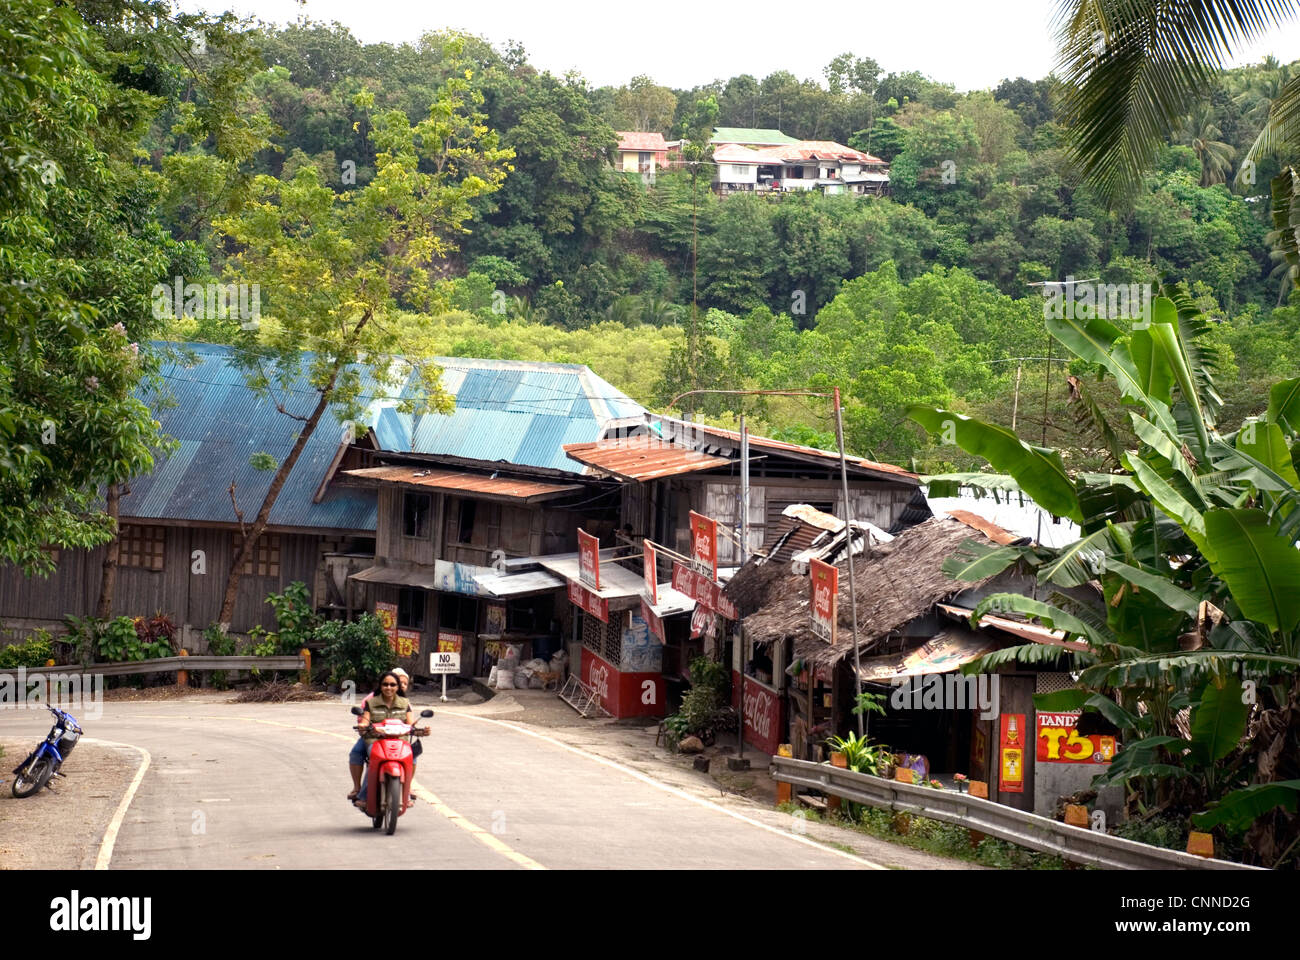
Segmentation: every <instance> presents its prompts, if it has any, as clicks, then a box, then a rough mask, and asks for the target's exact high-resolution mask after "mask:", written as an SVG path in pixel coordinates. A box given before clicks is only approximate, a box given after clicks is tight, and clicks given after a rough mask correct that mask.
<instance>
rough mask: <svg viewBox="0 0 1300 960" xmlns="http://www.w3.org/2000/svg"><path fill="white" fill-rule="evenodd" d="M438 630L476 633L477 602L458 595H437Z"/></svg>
mask: <svg viewBox="0 0 1300 960" xmlns="http://www.w3.org/2000/svg"><path fill="white" fill-rule="evenodd" d="M438 629H439V630H460V631H462V632H464V633H475V632H477V631H478V601H477V600H475V599H474V598H473V597H466V596H462V595H461V594H459V593H440V594H438Z"/></svg>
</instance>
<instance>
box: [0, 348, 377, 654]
mask: <svg viewBox="0 0 1300 960" xmlns="http://www.w3.org/2000/svg"><path fill="white" fill-rule="evenodd" d="M184 350H185V351H186V352H188V353H189V354H191V356H190V357H189V358H188V359H191V360H193V361H194V362H193V363H185V362H182V361H180V360H177V361H176V362H172V363H168V364H166V365H164V367H163V368H162V371H161V373H162V376H163V379H164V383H165V384H166V385H167V388H168V390H169V393H170V396H166V397H164V399H165V400H166V402H165V403H157V404H155V416H156V417H157V418H158V420H159V422H160V423H161V424H162V432H163V433H164V434H167V435H170V436H172V437H174V438H175V439H176V440H177V442H178V446H177V448H176V449H175V450H174V451H173V452H172V453H171V454H170V455H168V456H166V457H163V456H159V457H158V458H157V462H156V464H155V467H154V469H153V471H152V472H151V473H149V474H147V475H145V476H142V477H137V478H136V479H134V480H132V481H131V483H130V484H129V486H128V487H127V488H126V490H125V491H124V492H123V494H122V497H121V500H120V513H121V518H120V533H119V536H118V538H117V540H116V541H115V542H114V543H113V544H110V545H107V546H103V547H99V548H97V549H95V550H89V551H86V550H59V551H56V555H57V561H58V567H57V569H56V570H55V572H54V573H52V574H51V575H50V576H48V577H27V576H24V575H23V573H22V572H21V571H20V570H17V569H15V568H12V567H0V622H3V624H4V626H5V627H7V628H8V629H9V631H10V635H11V636H12V637H13V638H15V639H21V637H22V636H24V635H25V634H27V633H30V632H31V630H33V629H36V628H38V627H44V628H47V629H51V630H53V631H55V632H61V631H62V629H63V627H64V618H65V617H67V616H68V615H76V616H87V615H90V614H93V613H94V612H95V608H96V605H97V603H98V599H99V593H100V585H101V578H102V575H103V572H102V571H103V561H104V556H105V553H106V551H108V550H110V549H111V550H114V551H115V552H116V554H117V559H118V570H117V579H116V584H115V589H114V594H113V611H112V612H113V615H114V616H120V615H125V616H133V617H134V616H146V617H148V616H152V615H154V614H155V613H158V612H161V613H165V614H167V615H168V616H170V617H171V618H172V619H173V620H174V621H175V622H176V624H177V626H178V628H181V629H183V630H185V629H186V628H188V629H187V630H186V633H187V638H186V642H187V643H189V644H190V649H191V650H194V649H195V647H194V640H193V639H191V637H192V635H193V634H194V633H195V632H201V631H202V630H203V629H204V628H205V627H207V626H208V625H209V624H211V623H212V622H214V621H215V620H216V618H217V616H218V613H219V611H220V607H221V599H222V596H223V595H224V592H225V586H226V574H227V572H228V571H229V569H230V563H231V560H232V559H233V551H234V549H235V546H236V542H237V540H236V538H238V537H239V536H240V524H239V520H238V518H237V516H236V514H235V509H236V507H238V509H239V510H240V511H241V512H242V513H243V514H244V516H245V519H251V518H252V517H253V516H255V515H256V513H257V511H258V509H259V508H260V507H261V504H262V500H263V498H264V497H265V495H266V491H267V489H268V488H269V487H270V484H271V478H272V476H273V473H274V471H266V470H258V469H255V468H254V467H253V466H252V464H251V463H250V457H251V456H252V454H254V453H266V454H269V455H270V456H271V457H273V458H274V459H275V460H276V462H277V463H278V462H280V461H281V460H282V458H283V457H284V456H285V455H286V454H287V453H288V452H289V450H290V448H291V447H292V445H293V443H294V440H295V438H296V435H297V432H298V429H299V425H300V424H299V421H298V420H295V419H293V418H292V417H289V416H286V415H284V414H282V413H280V412H279V411H278V410H277V409H276V404H277V403H283V404H284V406H285V408H286V409H288V410H289V411H291V412H293V413H300V412H304V411H309V410H310V408H311V406H312V405H313V404H314V402H315V401H314V397H315V391H314V390H312V389H311V387H310V384H308V383H307V382H306V378H305V377H300V378H298V379H297V380H294V381H292V382H290V383H288V384H286V385H284V386H283V387H281V388H280V390H279V391H277V393H278V396H276V397H269V396H259V395H258V394H257V393H255V392H254V391H253V390H251V389H249V387H248V386H247V385H246V383H245V382H244V377H243V375H242V373H240V371H239V370H238V369H237V368H236V367H235V366H234V364H233V362H232V353H231V350H230V348H228V347H222V346H214V345H211V344H186V345H184ZM345 439H348V438H345V437H344V436H343V435H342V430H341V428H340V427H339V426H338V425H336V424H335V423H332V422H331V421H329V420H326V421H323V422H322V424H321V426H320V427H319V428H318V429H317V431H316V434H315V435H314V436H313V437H312V438H311V439H310V440H309V441H308V443H307V445H306V448H305V449H304V450H303V453H302V455H301V457H300V458H299V460H298V462H297V463H296V464H295V465H294V468H293V470H292V471H291V472H290V474H289V477H288V479H287V481H286V483H285V485H284V487H283V489H282V490H281V492H280V495H279V497H278V498H277V500H276V503H275V506H274V508H273V509H272V511H271V518H270V519H271V522H270V526H269V527H268V528H267V532H266V533H265V534H264V535H263V537H262V539H261V541H260V542H259V544H258V547H257V553H256V556H254V557H250V558H249V560H248V562H247V564H246V566H245V568H244V577H243V579H242V580H241V582H240V585H239V594H238V599H237V603H236V607H235V613H234V619H233V621H232V624H231V629H232V630H233V631H236V632H246V631H247V630H249V629H250V628H251V627H253V626H255V625H258V624H260V625H262V626H265V627H274V625H275V620H274V617H273V616H272V611H271V608H270V607H269V606H268V605H267V604H266V595H267V594H268V593H272V592H276V593H278V592H282V591H283V590H284V589H285V588H286V587H287V586H288V585H289V584H291V583H293V582H294V581H295V580H299V581H302V582H303V583H305V584H306V585H307V587H308V588H309V589H310V590H311V592H312V596H313V598H314V602H315V604H316V606H317V608H319V609H320V610H322V611H324V612H326V613H336V614H337V615H345V614H346V611H347V608H348V597H347V595H346V593H345V592H344V587H345V584H346V572H347V569H348V568H349V567H350V566H365V565H367V564H368V562H369V560H370V558H371V557H372V556H373V553H374V530H375V496H374V493H373V491H366V490H356V489H341V488H340V487H339V485H338V484H337V483H335V482H334V473H335V472H336V470H337V469H338V467H339V466H341V465H344V464H345V463H346V462H347V457H349V456H355V454H354V453H352V454H350V453H349V445H348V444H347V443H345V442H344V441H345Z"/></svg>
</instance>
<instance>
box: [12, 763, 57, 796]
mask: <svg viewBox="0 0 1300 960" xmlns="http://www.w3.org/2000/svg"><path fill="white" fill-rule="evenodd" d="M53 773H54V763H53V762H52V761H51V760H50V759H49V758H48V757H41V758H39V759H37V760H33V761H32V762H31V763H30V764H29V765H28V766H27V769H26V770H24V771H23V772H22V773H20V774H18V775H17V776H16V777H15V778H14V785H13V788H12V789H13V795H14V796H15V797H16V798H17V799H19V800H21V799H22V798H23V797H30V796H31V795H32V794H33V793H35V792H36V791H37V790H39V789H41V787H43V786H45V784H46V783H48V782H49V779H50V776H51V775H52V774H53Z"/></svg>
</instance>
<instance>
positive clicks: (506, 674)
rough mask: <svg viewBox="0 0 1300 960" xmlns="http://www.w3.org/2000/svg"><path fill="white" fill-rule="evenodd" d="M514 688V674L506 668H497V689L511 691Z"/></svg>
mask: <svg viewBox="0 0 1300 960" xmlns="http://www.w3.org/2000/svg"><path fill="white" fill-rule="evenodd" d="M514 688H515V672H514V671H513V670H511V669H509V668H507V667H497V689H498V690H513V689H514Z"/></svg>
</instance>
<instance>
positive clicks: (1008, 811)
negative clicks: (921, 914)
mask: <svg viewBox="0 0 1300 960" xmlns="http://www.w3.org/2000/svg"><path fill="white" fill-rule="evenodd" d="M770 771H771V774H772V778H773V779H774V780H778V781H780V782H781V783H789V784H794V785H796V786H801V787H810V788H812V789H815V790H820V791H822V792H823V793H826V794H828V795H829V796H834V797H843V798H844V799H845V800H852V801H853V802H854V803H862V804H866V805H868V806H872V807H880V808H882V809H885V810H896V811H899V812H902V813H914V814H917V815H918V816H922V817H929V818H930V819H932V820H942V821H944V822H946V823H953V824H957V825H958V826H962V827H969V828H970V829H972V830H978V831H980V832H981V833H986V834H988V835H989V836H991V837H997V838H999V839H1001V840H1009V841H1011V842H1012V843H1016V844H1019V845H1020V846H1022V847H1028V848H1029V849H1030V850H1038V851H1041V852H1043V853H1051V854H1056V855H1057V856H1059V857H1063V858H1064V859H1066V860H1072V861H1074V862H1076V863H1082V864H1087V865H1090V866H1095V867H1107V868H1110V869H1112V870H1170V869H1174V870H1261V869H1263V868H1262V867H1251V866H1247V865H1246V864H1242V863H1232V862H1231V861H1228V860H1213V859H1209V858H1206V857H1198V856H1194V855H1193V854H1190V853H1181V852H1179V851H1177V850H1166V849H1164V848H1163V847H1153V846H1150V845H1149V844H1145V843H1138V842H1137V841H1136V840H1125V839H1124V838H1122V837H1114V836H1111V835H1110V834H1106V833H1100V832H1098V831H1094V830H1089V829H1087V828H1086V827H1076V826H1072V825H1070V824H1065V823H1060V822H1059V821H1056V820H1049V819H1048V818H1047V817H1040V816H1038V815H1037V814H1033V813H1026V812H1025V811H1023V810H1016V809H1015V808H1014V807H1008V806H1006V805H1004V804H1001V803H995V802H993V801H992V800H984V799H981V798H979V797H972V796H971V795H970V794H966V793H954V792H952V791H951V790H935V789H932V788H930V787H919V786H916V785H915V784H911V783H902V782H900V781H897V780H886V779H884V778H883V777H876V776H872V775H871V774H866V773H858V772H856V771H854V770H845V769H844V768H842V767H834V766H831V765H830V764H827V763H811V762H809V761H807V760H795V759H792V758H790V757H773V758H772V765H771V768H770Z"/></svg>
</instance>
